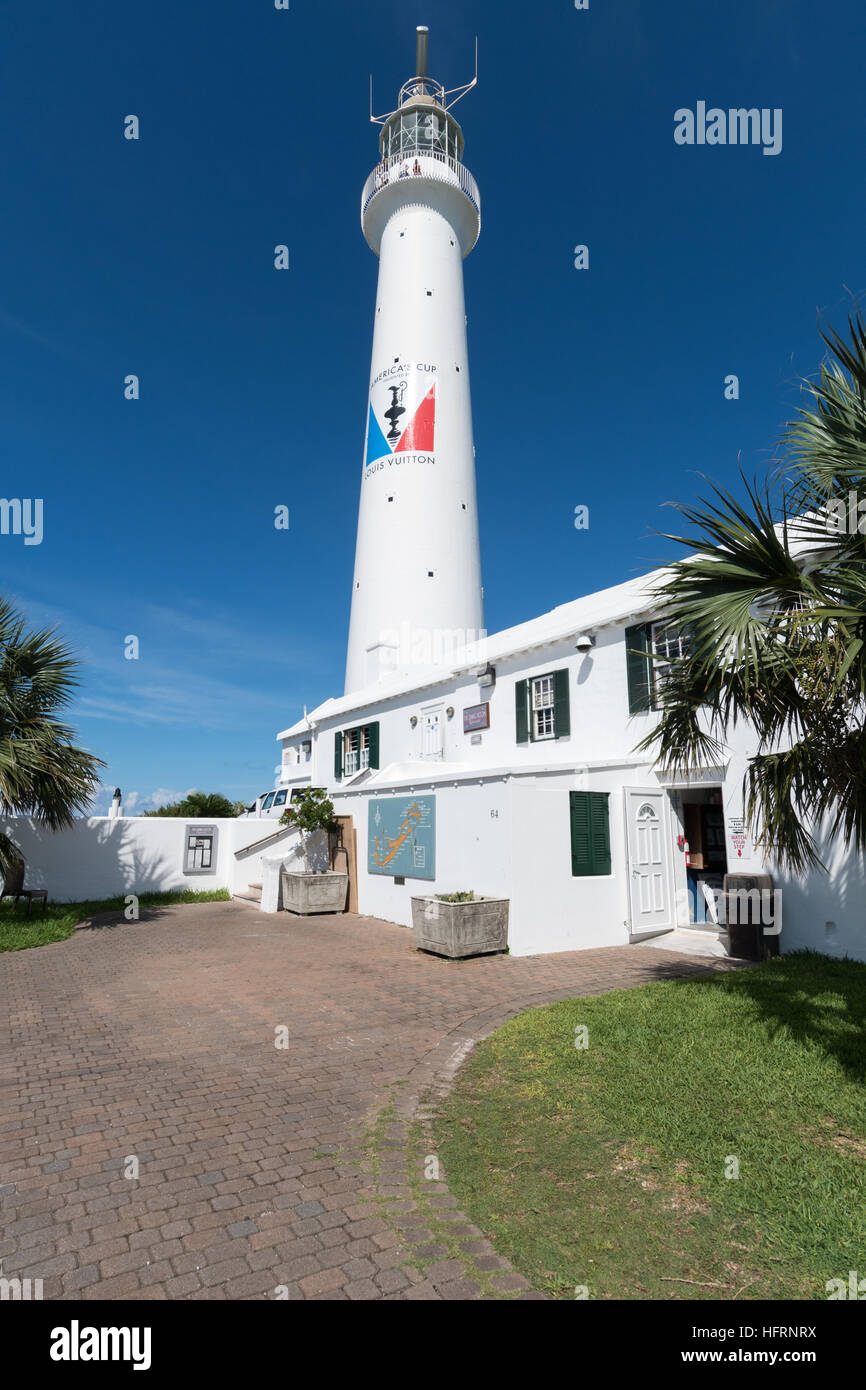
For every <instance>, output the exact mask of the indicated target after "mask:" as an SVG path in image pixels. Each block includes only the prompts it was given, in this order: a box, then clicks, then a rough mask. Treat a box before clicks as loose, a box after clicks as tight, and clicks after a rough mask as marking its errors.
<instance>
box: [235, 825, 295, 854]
mask: <svg viewBox="0 0 866 1390" xmlns="http://www.w3.org/2000/svg"><path fill="white" fill-rule="evenodd" d="M297 828H298V827H297V826H296V825H281V826H280V828H279V829H278V830H272V831H271V833H270V835H265V836H264V838H263V839H261V840H254V841H253V843H252V844H251V845H244V847H243V849H236V850H235V859H241V858H242V857H243V856H244V855H245V854H252V853H253V851H254V850H257V849H261V848H262V845H271V844H273V842H274V841H275V840H280V839H282V837H283V836H284V835H290V834H291V833H292V831H293V830H297Z"/></svg>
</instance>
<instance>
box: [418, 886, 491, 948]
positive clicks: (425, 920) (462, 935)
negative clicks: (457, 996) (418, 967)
mask: <svg viewBox="0 0 866 1390" xmlns="http://www.w3.org/2000/svg"><path fill="white" fill-rule="evenodd" d="M412 934H413V937H414V940H415V945H416V947H417V948H418V950H419V951H433V952H434V953H435V954H436V955H437V956H448V957H449V958H450V959H451V960H459V959H460V958H461V957H462V956H482V955H490V954H492V953H493V952H494V951H504V950H505V948H506V947H507V945H508V899H507V898H476V899H475V901H474V902H469V903H443V902H440V901H439V899H438V898H413V899H412Z"/></svg>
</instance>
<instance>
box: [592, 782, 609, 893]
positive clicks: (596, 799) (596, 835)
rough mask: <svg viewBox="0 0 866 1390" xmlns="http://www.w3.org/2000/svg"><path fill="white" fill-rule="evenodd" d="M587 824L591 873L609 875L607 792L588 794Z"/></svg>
mask: <svg viewBox="0 0 866 1390" xmlns="http://www.w3.org/2000/svg"><path fill="white" fill-rule="evenodd" d="M589 798H590V806H589V822H590V829H591V831H592V872H593V873H594V874H609V873H610V810H609V806H608V801H609V798H608V794H607V792H590V793H589Z"/></svg>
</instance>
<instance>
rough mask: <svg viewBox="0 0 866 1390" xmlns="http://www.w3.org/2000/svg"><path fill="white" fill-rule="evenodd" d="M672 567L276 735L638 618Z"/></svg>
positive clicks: (347, 698) (562, 607)
mask: <svg viewBox="0 0 866 1390" xmlns="http://www.w3.org/2000/svg"><path fill="white" fill-rule="evenodd" d="M669 570H670V566H665V567H663V568H660V569H655V570H650V571H648V573H646V574H644V575H639V576H637V577H636V578H634V579H627V580H625V581H624V582H623V583H622V584H614V585H612V586H611V587H610V588H607V589H599V590H597V591H596V592H595V593H592V594H585V595H583V596H582V597H581V598H576V599H570V600H569V601H568V602H567V603H561V604H558V605H557V607H556V608H551V609H550V610H549V611H548V612H547V613H542V614H540V615H539V616H538V617H537V618H529V619H528V620H527V621H526V622H524V623H516V624H515V625H514V626H513V627H510V628H503V629H502V630H501V631H500V632H494V633H490V634H488V636H487V637H484V638H482V639H481V640H480V642H478V643H471V644H469V645H468V646H467V647H465V648H464V649H463V651H462V652H460V651H458V652H457V653H456V660H455V661H453V662H450V663H448V664H447V665H443V666H431V667H427V668H424V669H423V670H419V671H417V672H416V673H415V674H414V675H406V676H402V677H400V678H399V679H397V680H395V681H381V682H378V683H377V684H375V685H370V686H366V687H365V688H364V689H363V690H356V691H351V692H350V693H349V694H346V695H339V696H331V697H330V698H329V699H327V700H325V701H324V702H323V703H322V704H321V705H318V706H317V707H316V709H314V710H312V711H311V713H310V714H309V715H308V716H307V718H306V719H301V720H299V721H298V723H296V724H293V725H292V727H291V728H289V729H284V730H283V732H282V733H280V734H277V740H278V741H279V740H281V739H284V738H293V737H296V736H297V735H299V734H304V733H309V732H310V729H311V727H313V728H314V727H315V725H316V724H318V723H319V722H321V720H322V719H325V718H328V717H329V716H330V715H334V716H335V717H336V716H341V715H344V714H350V713H351V712H352V711H353V710H356V709H357V710H361V709H366V708H368V707H369V706H371V705H381V704H384V703H385V702H386V701H388V700H396V699H399V698H400V697H401V696H403V695H411V694H412V693H413V692H414V691H416V690H426V689H429V688H431V687H433V686H437V685H447V684H448V683H449V682H450V681H452V680H453V679H454V677H455V676H463V675H467V674H468V673H469V672H471V671H472V670H474V669H475V667H477V666H480V665H482V664H483V663H484V662H490V663H494V662H496V661H502V660H505V659H507V658H508V657H511V656H519V655H520V654H521V653H522V652H526V651H532V650H534V649H536V648H539V647H548V646H554V645H555V644H556V643H557V642H561V641H562V640H563V638H564V637H567V636H568V635H569V634H570V633H572V632H575V631H580V630H582V629H585V628H602V627H610V626H611V625H613V624H616V623H621V622H625V621H627V620H628V619H629V618H632V617H634V618H637V617H639V616H640V615H642V614H643V613H646V612H647V611H648V610H649V609H651V608H652V607H653V606H654V604H653V590H654V588H655V587H656V586H657V584H658V583H659V581H660V580H661V579H662V577H663V576H664V575H666V574H667V573H668V572H669ZM476 647H480V649H481V652H482V655H479V656H476V657H475V658H474V659H472V660H470V659H469V657H470V653H471V652H472V650H473V648H476Z"/></svg>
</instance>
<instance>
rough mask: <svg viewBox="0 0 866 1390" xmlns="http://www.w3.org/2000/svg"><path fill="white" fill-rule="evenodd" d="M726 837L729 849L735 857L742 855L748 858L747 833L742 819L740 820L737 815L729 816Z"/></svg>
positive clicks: (741, 856)
mask: <svg viewBox="0 0 866 1390" xmlns="http://www.w3.org/2000/svg"><path fill="white" fill-rule="evenodd" d="M728 839H729V840H730V842H731V849H732V850H733V852H734V855H735V856H736V858H737V859H742V858H743V857H744V855H745V856H746V857H747V858H748V854H749V835H748V831H747V829H746V822H745V821H744V820H741V819H740V818H739V817H737V816H731V817H729V819H728Z"/></svg>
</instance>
